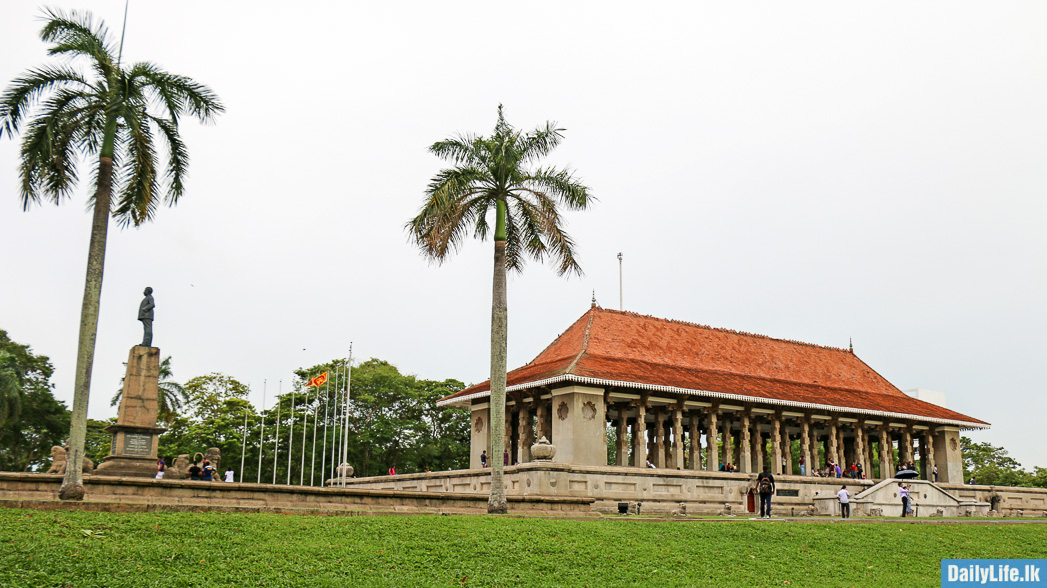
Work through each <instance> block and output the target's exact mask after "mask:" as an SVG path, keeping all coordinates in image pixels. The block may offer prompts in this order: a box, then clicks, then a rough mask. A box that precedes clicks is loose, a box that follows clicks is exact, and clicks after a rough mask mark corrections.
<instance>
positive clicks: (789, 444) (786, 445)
mask: <svg viewBox="0 0 1047 588" xmlns="http://www.w3.org/2000/svg"><path fill="white" fill-rule="evenodd" d="M782 449H783V450H784V452H783V455H782V459H783V460H784V461H785V466H784V467H785V469H784V470H783V471H782V473H783V474H785V475H786V476H791V475H793V439H792V436H791V435H789V431H787V430H786V429H785V427H782Z"/></svg>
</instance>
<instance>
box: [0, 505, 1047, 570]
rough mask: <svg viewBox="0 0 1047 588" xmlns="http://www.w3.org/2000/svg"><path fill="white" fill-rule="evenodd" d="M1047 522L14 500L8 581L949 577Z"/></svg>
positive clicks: (1039, 533) (1042, 546) (1022, 547)
mask: <svg viewBox="0 0 1047 588" xmlns="http://www.w3.org/2000/svg"><path fill="white" fill-rule="evenodd" d="M954 557H960V558H1047V526H1045V525H1036V524H1024V525H1021V524H1019V525H930V524H904V525H899V524H888V523H880V524H876V523H869V524H817V523H795V522H783V521H778V522H767V521H687V522H665V523H659V522H643V521H638V520H633V519H617V518H611V519H604V520H584V521H560V520H547V519H516V518H495V517H481V516H376V517H322V516H295V515H260V514H220V513H202V514H190V513H161V514H109V513H88V512H73V511H33V510H16V509H0V586H3V587H5V588H9V587H21V586H32V587H37V586H75V587H77V588H80V587H90V586H106V587H117V586H128V587H135V588H137V587H144V586H332V587H335V586H337V587H338V588H348V587H355V586H514V587H515V586H593V587H598V586H650V587H657V588H663V587H666V586H786V585H788V586H861V587H881V586H937V585H938V584H939V560H940V559H942V558H954Z"/></svg>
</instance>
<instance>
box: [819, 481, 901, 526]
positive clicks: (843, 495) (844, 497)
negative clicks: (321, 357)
mask: <svg viewBox="0 0 1047 588" xmlns="http://www.w3.org/2000/svg"><path fill="white" fill-rule="evenodd" d="M911 491H912V484H906V483H905V482H898V496H899V497H900V498H901V499H902V516H903V517H908V516H910V515H912V514H913V507H912V497H911V496H910V492H911ZM836 497H837V498H839V500H840V516H841V517H843V518H845V519H849V518H851V493H850V491H848V490H847V485H846V484H845V485H843V486H842V487H840V491H839V492H837V493H836Z"/></svg>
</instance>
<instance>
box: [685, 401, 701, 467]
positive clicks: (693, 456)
mask: <svg viewBox="0 0 1047 588" xmlns="http://www.w3.org/2000/svg"><path fill="white" fill-rule="evenodd" d="M699 418H700V417H698V415H697V414H695V413H693V412H692V413H691V415H690V418H689V419H688V423H687V424H688V425H690V426H689V428H688V431H687V432H688V435H689V437H690V439H689V441H690V446H689V447H688V449H689V450H690V456H689V460H688V463H687V467H688V468H689V469H692V470H700V469H702V445H701V441H702V439H701V436H700V435H699V433H698V419H699Z"/></svg>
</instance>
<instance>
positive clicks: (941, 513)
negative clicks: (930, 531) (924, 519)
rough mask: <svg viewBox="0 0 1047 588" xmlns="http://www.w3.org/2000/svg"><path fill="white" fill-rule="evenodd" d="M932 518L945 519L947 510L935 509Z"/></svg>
mask: <svg viewBox="0 0 1047 588" xmlns="http://www.w3.org/2000/svg"><path fill="white" fill-rule="evenodd" d="M931 516H932V517H944V516H945V509H942V508H938V509H935V511H934V512H932V513H931Z"/></svg>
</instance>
